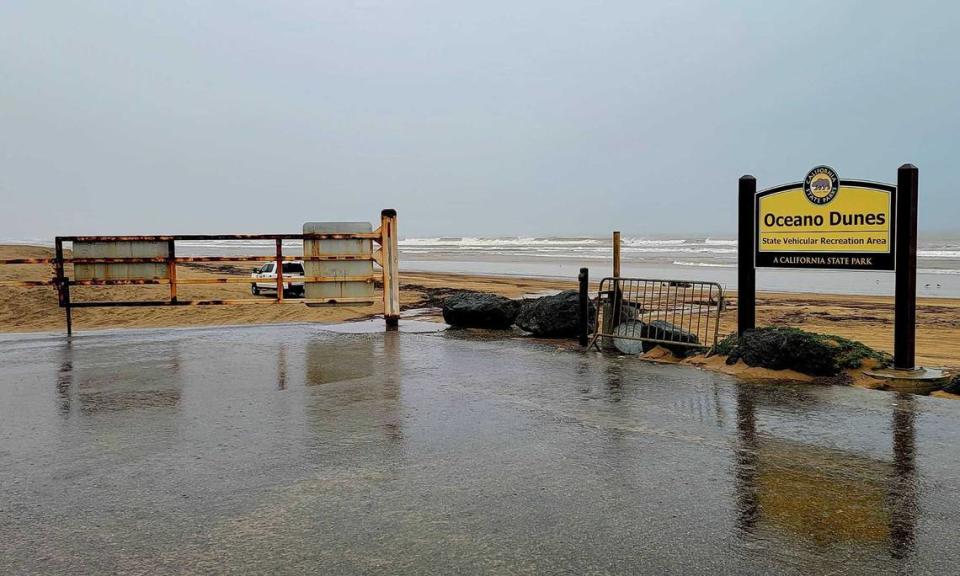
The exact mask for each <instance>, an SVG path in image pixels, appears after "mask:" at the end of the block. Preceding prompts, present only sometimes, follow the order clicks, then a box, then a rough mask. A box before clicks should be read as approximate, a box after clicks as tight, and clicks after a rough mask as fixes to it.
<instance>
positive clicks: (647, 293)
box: [590, 278, 723, 352]
mask: <svg viewBox="0 0 960 576" xmlns="http://www.w3.org/2000/svg"><path fill="white" fill-rule="evenodd" d="M596 303H597V314H596V319H595V320H594V324H593V339H592V341H591V342H590V344H591V346H592V345H595V344H597V340H598V339H601V338H603V340H602V342H603V343H604V344H605V345H615V346H616V347H617V348H618V349H621V350H623V351H631V352H639V351H640V348H641V345H640V344H641V343H644V342H649V343H652V344H664V345H669V346H671V347H673V346H681V347H688V348H713V346H715V345H716V343H717V335H718V333H719V330H720V312H721V310H722V309H723V288H722V287H721V286H720V285H719V284H717V283H716V282H699V281H691V280H658V279H644V278H604V279H603V280H601V281H600V290H599V292H598V294H597V300H596ZM630 342H636V343H638V344H637V345H636V346H635V349H631V348H634V347H633V346H631V345H630V344H629V343H630Z"/></svg>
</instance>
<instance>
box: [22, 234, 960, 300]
mask: <svg viewBox="0 0 960 576" xmlns="http://www.w3.org/2000/svg"><path fill="white" fill-rule="evenodd" d="M7 242H10V241H7ZM13 242H18V243H29V244H47V245H49V244H50V242H49V241H46V242H44V241H42V240H29V241H27V240H19V241H17V240H14V241H13ZM399 244H400V263H401V270H407V271H422V272H456V273H470V274H490V275H499V274H505V275H517V276H538V277H551V278H576V277H577V274H578V272H579V269H580V268H581V267H587V268H589V269H590V274H591V277H592V278H595V279H596V278H602V277H604V276H609V275H610V274H611V273H612V270H611V268H612V261H613V247H612V241H611V238H610V237H604V238H599V237H587V236H571V237H563V236H558V237H523V236H516V237H489V238H484V237H439V238H404V239H402V240H400V242H399ZM284 246H285V251H286V252H287V253H288V254H291V255H294V254H300V253H302V252H301V246H300V243H299V242H296V241H293V242H285V243H284ZM177 250H178V254H180V255H182V256H195V255H208V256H220V255H229V254H272V253H273V250H274V245H273V242H272V241H243V242H238V241H229V240H223V241H216V240H215V241H182V242H178V243H177ZM621 263H622V266H621V267H622V271H621V274H622V275H623V276H629V277H636V278H662V279H676V280H704V281H712V282H718V283H720V284H721V285H723V286H724V287H725V288H730V289H734V288H736V275H737V270H736V267H737V241H736V240H734V239H731V238H724V237H714V236H710V237H708V236H681V235H676V236H674V237H668V236H663V237H639V236H630V235H625V236H623V238H622V240H621ZM893 286H894V275H893V273H892V272H854V271H832V270H831V271H827V270H823V271H821V270H773V269H761V270H758V271H757V288H758V289H759V290H769V291H780V292H815V293H827V294H893ZM917 293H918V294H919V295H921V296H931V297H937V296H939V297H950V298H956V297H960V235H956V236H943V237H932V238H925V239H921V241H920V243H919V246H918V273H917Z"/></svg>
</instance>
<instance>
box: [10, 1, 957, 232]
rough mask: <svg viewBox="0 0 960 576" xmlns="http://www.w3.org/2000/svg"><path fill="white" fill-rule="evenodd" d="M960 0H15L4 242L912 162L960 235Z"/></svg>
mask: <svg viewBox="0 0 960 576" xmlns="http://www.w3.org/2000/svg"><path fill="white" fill-rule="evenodd" d="M958 6H960V5H958V4H957V3H954V2H944V1H938V2H928V1H913V2H909V3H907V2H877V1H863V2H836V1H831V2H786V1H783V2H771V1H769V0H767V1H757V2H730V1H724V2H720V1H717V2H693V1H690V2H656V3H642V2H637V1H626V2H559V1H556V0H545V1H529V2H515V1H510V2H502V1H499V0H497V1H494V0H485V1H483V2H469V3H468V2H451V1H449V0H438V1H435V2H399V1H398V2H387V1H377V0H364V1H355V2H337V1H333V0H331V1H325V2H281V1H271V2H263V1H241V2H221V1H212V0H202V1H200V0H198V1H196V2H182V1H178V0H168V1H164V2H154V3H150V4H149V5H148V3H145V2H121V1H116V2H96V1H91V0H86V1H77V2H68V1H63V0H61V1H57V2H45V1H41V0H7V1H4V2H0V199H2V209H0V238H8V239H9V238H45V237H52V236H53V235H55V234H57V233H59V234H75V233H101V234H120V233H161V232H181V233H214V232H251V233H252V232H293V231H298V230H299V228H300V224H301V223H302V222H303V221H305V220H366V219H371V220H372V219H375V218H378V215H379V211H380V209H381V208H385V207H394V208H397V209H398V210H399V212H400V229H401V235H402V236H406V237H410V236H433V235H455V236H461V235H464V236H469V235H530V234H534V235H548V234H591V233H594V234H606V233H607V232H608V231H609V230H612V229H614V228H619V229H622V230H624V231H629V232H631V233H636V234H655V233H671V232H704V233H707V232H710V233H720V234H726V235H727V236H730V237H732V236H733V235H734V233H735V197H736V180H737V178H738V177H739V176H740V175H741V174H743V173H747V172H749V173H753V174H754V175H756V176H757V178H758V179H759V182H760V186H761V187H765V186H770V185H774V184H780V183H783V182H787V181H794V180H799V179H800V178H802V177H803V175H804V173H805V172H806V171H807V170H808V169H809V168H811V167H812V166H813V165H815V164H820V163H826V164H830V165H831V166H833V167H834V168H835V169H836V170H837V171H838V172H839V174H840V176H841V177H851V178H853V177H856V178H866V179H873V180H885V181H893V180H894V179H895V176H896V168H897V166H899V165H900V164H902V163H903V162H913V163H914V164H916V165H917V166H919V167H920V182H921V185H920V192H921V203H920V212H921V233H922V234H923V233H924V232H926V233H929V232H932V231H957V230H960V225H958V224H957V216H958V215H960V195H958V193H957V192H958V191H957V190H956V188H955V186H954V183H953V180H955V176H954V175H953V174H952V171H953V170H954V169H955V164H956V160H957V153H958V146H957V142H958V138H960V7H958Z"/></svg>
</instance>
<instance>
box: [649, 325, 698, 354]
mask: <svg viewBox="0 0 960 576" xmlns="http://www.w3.org/2000/svg"><path fill="white" fill-rule="evenodd" d="M643 332H644V333H643V336H644V338H653V339H655V340H667V341H669V342H677V343H683V344H699V343H700V340H699V339H698V338H697V335H696V334H693V333H691V332H687V331H686V330H684V329H682V328H678V327H676V326H674V325H673V324H671V323H669V322H666V321H664V320H654V321H653V322H649V323H647V324H644V328H643ZM665 346H666V347H667V348H670V346H669V345H665ZM675 348H681V349H683V348H685V347H676V346H675Z"/></svg>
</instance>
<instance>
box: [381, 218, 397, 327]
mask: <svg viewBox="0 0 960 576" xmlns="http://www.w3.org/2000/svg"><path fill="white" fill-rule="evenodd" d="M380 238H381V242H380V249H381V251H382V254H383V262H382V263H381V266H382V267H383V318H384V320H385V321H386V323H387V329H388V330H390V329H396V328H397V327H398V326H399V325H400V256H399V248H398V246H397V211H396V210H393V209H392V208H388V209H386V210H384V211H382V212H381V213H380Z"/></svg>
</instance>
